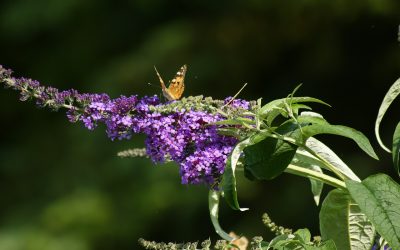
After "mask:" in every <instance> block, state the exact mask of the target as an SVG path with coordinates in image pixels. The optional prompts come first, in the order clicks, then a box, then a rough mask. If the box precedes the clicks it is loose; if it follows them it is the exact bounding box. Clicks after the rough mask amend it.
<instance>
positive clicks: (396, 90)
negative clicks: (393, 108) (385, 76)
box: [375, 78, 400, 153]
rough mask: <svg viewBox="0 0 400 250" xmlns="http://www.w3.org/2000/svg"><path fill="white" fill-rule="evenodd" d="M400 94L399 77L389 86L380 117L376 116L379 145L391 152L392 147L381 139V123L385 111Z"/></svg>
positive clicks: (380, 110)
mask: <svg viewBox="0 0 400 250" xmlns="http://www.w3.org/2000/svg"><path fill="white" fill-rule="evenodd" d="M399 94H400V78H399V79H397V81H395V82H394V83H393V85H392V86H391V87H390V88H389V90H388V92H387V93H386V95H385V97H384V98H383V101H382V103H381V106H380V107H379V111H378V117H377V118H376V121H375V136H376V139H377V140H378V143H379V145H380V146H381V147H382V148H383V149H384V150H386V151H387V152H389V153H390V149H389V148H387V147H386V146H385V144H384V143H383V142H382V140H381V136H380V134H379V127H380V125H381V122H382V119H383V116H384V115H385V113H386V111H387V110H388V108H389V106H390V105H391V104H392V102H393V101H394V99H396V97H397V96H398V95H399Z"/></svg>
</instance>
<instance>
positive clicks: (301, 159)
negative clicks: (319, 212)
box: [291, 148, 324, 206]
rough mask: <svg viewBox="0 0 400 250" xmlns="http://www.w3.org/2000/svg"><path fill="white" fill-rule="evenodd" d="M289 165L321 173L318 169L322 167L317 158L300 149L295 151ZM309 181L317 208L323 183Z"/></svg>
mask: <svg viewBox="0 0 400 250" xmlns="http://www.w3.org/2000/svg"><path fill="white" fill-rule="evenodd" d="M291 164H293V165H295V166H299V167H302V168H307V169H311V170H313V171H316V172H319V173H322V169H321V167H320V165H322V163H321V162H320V161H319V160H318V159H317V158H315V157H314V156H312V155H311V154H309V153H308V152H306V151H303V150H302V149H301V148H298V149H297V151H296V154H295V156H294V157H293V159H292V162H291ZM309 179H310V182H311V192H312V194H313V195H314V201H315V203H316V204H317V206H318V204H319V200H320V197H321V193H322V189H323V187H324V183H323V182H321V181H318V180H314V179H312V178H309Z"/></svg>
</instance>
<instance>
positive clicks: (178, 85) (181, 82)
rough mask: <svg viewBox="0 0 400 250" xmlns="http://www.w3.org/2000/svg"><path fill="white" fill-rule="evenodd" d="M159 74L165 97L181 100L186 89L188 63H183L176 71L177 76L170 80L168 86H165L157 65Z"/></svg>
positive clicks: (170, 99)
mask: <svg viewBox="0 0 400 250" xmlns="http://www.w3.org/2000/svg"><path fill="white" fill-rule="evenodd" d="M154 69H155V70H156V73H157V76H158V78H159V79H160V83H161V89H162V92H163V95H164V96H165V98H167V99H168V101H173V100H179V98H181V96H182V94H183V91H184V90H185V75H186V69H187V68H186V65H183V66H182V67H181V68H180V69H179V70H178V72H176V74H175V77H174V78H173V79H172V80H171V81H170V82H169V86H168V88H167V87H166V86H165V83H164V81H163V79H162V78H161V76H160V74H159V73H158V71H157V69H156V67H154Z"/></svg>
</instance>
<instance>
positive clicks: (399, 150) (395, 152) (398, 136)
mask: <svg viewBox="0 0 400 250" xmlns="http://www.w3.org/2000/svg"><path fill="white" fill-rule="evenodd" d="M399 154H400V122H399V123H398V124H397V126H396V129H395V131H394V134H393V146H392V157H393V165H394V168H395V169H396V171H397V174H400V159H399Z"/></svg>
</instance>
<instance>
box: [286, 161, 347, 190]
mask: <svg viewBox="0 0 400 250" xmlns="http://www.w3.org/2000/svg"><path fill="white" fill-rule="evenodd" d="M285 172H286V173H290V174H295V175H298V176H303V177H307V178H311V179H314V180H318V181H322V182H323V183H326V184H328V185H331V186H334V187H337V188H340V189H347V188H346V184H345V183H344V182H343V181H341V180H338V179H336V178H334V177H332V176H329V175H326V174H323V173H320V172H316V171H314V170H311V169H307V168H302V167H298V166H296V165H292V164H289V166H288V167H287V168H286V170H285Z"/></svg>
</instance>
